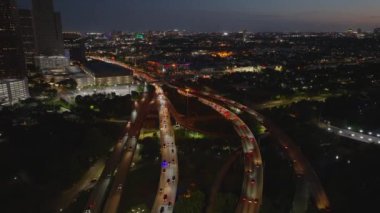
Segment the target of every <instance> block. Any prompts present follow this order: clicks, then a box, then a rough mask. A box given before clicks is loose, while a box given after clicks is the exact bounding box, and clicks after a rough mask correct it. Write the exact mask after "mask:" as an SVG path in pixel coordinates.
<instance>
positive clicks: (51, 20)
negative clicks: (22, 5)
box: [32, 0, 64, 56]
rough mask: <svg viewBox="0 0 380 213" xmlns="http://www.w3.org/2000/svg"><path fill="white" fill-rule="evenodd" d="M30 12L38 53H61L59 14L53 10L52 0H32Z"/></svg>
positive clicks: (52, 54) (62, 52) (61, 41)
mask: <svg viewBox="0 0 380 213" xmlns="http://www.w3.org/2000/svg"><path fill="white" fill-rule="evenodd" d="M32 14H33V22H34V30H35V40H36V49H37V54H38V55H43V56H57V55H63V54H64V49H63V37H62V24H61V16H60V14H59V13H56V12H54V6H53V0H32Z"/></svg>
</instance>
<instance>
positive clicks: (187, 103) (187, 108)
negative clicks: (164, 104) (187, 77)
mask: <svg viewBox="0 0 380 213" xmlns="http://www.w3.org/2000/svg"><path fill="white" fill-rule="evenodd" d="M185 91H186V116H189V92H190V89H189V88H186V90H185Z"/></svg>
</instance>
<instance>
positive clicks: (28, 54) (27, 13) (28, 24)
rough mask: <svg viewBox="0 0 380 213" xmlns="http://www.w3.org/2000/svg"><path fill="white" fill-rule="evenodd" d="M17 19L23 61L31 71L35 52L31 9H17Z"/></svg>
mask: <svg viewBox="0 0 380 213" xmlns="http://www.w3.org/2000/svg"><path fill="white" fill-rule="evenodd" d="M19 20H20V32H21V39H22V46H23V48H24V55H25V62H26V66H27V68H28V71H31V70H32V69H33V67H34V56H35V54H36V47H35V38H34V27H33V17H32V11H31V10H26V9H21V10H19Z"/></svg>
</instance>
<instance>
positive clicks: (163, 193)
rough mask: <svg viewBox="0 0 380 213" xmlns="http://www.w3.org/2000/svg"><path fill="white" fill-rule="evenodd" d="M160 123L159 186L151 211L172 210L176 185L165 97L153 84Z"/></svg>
mask: <svg viewBox="0 0 380 213" xmlns="http://www.w3.org/2000/svg"><path fill="white" fill-rule="evenodd" d="M155 87H156V94H157V105H158V112H159V123H160V143H161V162H162V163H161V174H160V182H159V186H158V187H159V188H158V190H157V194H156V198H155V201H154V204H153V207H152V212H153V213H161V212H165V213H169V212H173V209H174V204H175V200H176V195H177V185H178V158H177V148H176V145H175V139H174V131H173V126H172V124H171V120H170V114H169V109H168V105H167V98H166V97H165V95H164V93H163V91H162V89H161V87H159V86H158V85H155Z"/></svg>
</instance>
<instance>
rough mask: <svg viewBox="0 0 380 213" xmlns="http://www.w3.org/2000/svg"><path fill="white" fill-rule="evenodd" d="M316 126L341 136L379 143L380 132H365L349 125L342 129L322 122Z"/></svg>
mask: <svg viewBox="0 0 380 213" xmlns="http://www.w3.org/2000/svg"><path fill="white" fill-rule="evenodd" d="M318 126H319V127H321V128H323V129H326V130H327V131H329V132H331V133H334V134H335V135H339V136H341V137H345V138H349V139H352V140H356V141H359V142H364V143H372V144H380V134H374V133H372V132H368V133H365V132H364V131H363V130H359V131H353V130H352V128H351V127H348V128H346V129H343V128H339V127H336V126H332V125H330V124H324V123H319V125H318Z"/></svg>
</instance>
